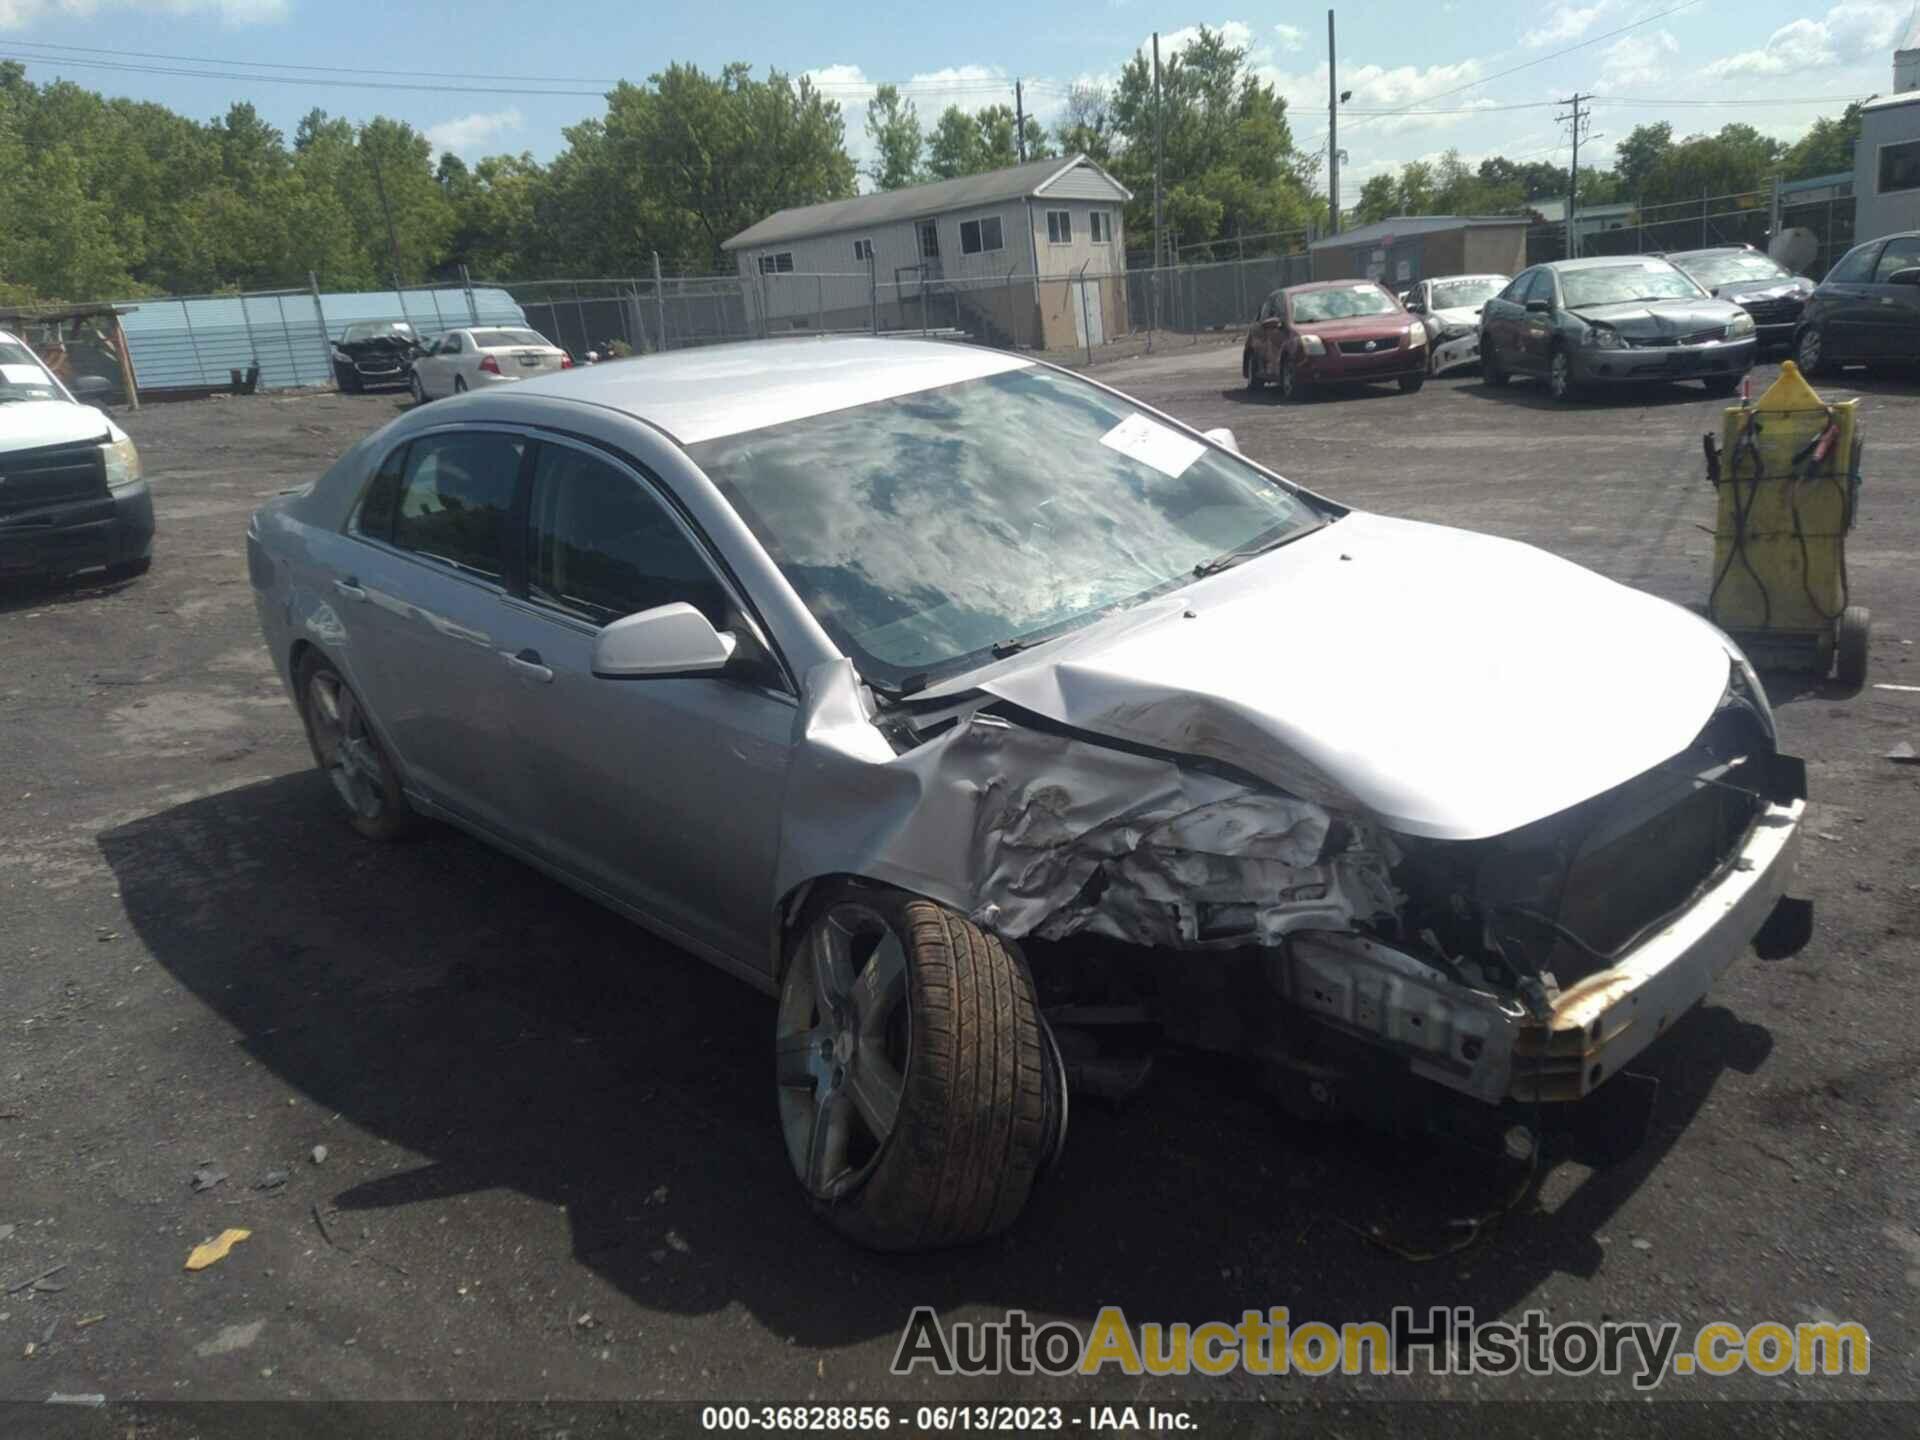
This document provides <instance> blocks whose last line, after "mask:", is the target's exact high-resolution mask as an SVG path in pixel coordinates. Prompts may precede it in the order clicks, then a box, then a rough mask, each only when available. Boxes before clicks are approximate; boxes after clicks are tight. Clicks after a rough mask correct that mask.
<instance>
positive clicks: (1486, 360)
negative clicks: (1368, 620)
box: [1480, 335, 1513, 386]
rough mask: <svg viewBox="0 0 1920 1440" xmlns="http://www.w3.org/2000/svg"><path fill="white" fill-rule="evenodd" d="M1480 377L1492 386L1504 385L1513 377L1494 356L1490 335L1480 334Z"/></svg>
mask: <svg viewBox="0 0 1920 1440" xmlns="http://www.w3.org/2000/svg"><path fill="white" fill-rule="evenodd" d="M1480 378H1481V379H1483V380H1485V381H1486V382H1487V384H1489V385H1494V386H1499V385H1504V384H1506V383H1507V381H1509V380H1511V379H1512V378H1513V377H1512V376H1511V375H1509V374H1508V373H1507V372H1506V370H1504V369H1503V368H1501V365H1500V362H1499V360H1498V359H1496V358H1495V356H1494V353H1493V337H1492V336H1491V335H1485V336H1482V337H1481V340H1480Z"/></svg>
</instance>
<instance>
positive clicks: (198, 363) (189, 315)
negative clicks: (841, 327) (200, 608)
mask: <svg viewBox="0 0 1920 1440" xmlns="http://www.w3.org/2000/svg"><path fill="white" fill-rule="evenodd" d="M1827 228H1828V229H1832V228H1833V206H1832V205H1831V204H1829V205H1828V206H1827ZM180 318H181V319H182V320H184V321H186V322H187V344H188V345H190V346H192V347H193V368H194V369H195V370H197V371H199V372H200V383H201V384H202V385H204V384H206V383H207V362H206V361H205V360H203V359H201V358H200V337H199V336H197V335H195V334H194V333H193V305H192V302H191V301H187V300H182V301H181V302H180ZM327 370H328V372H329V373H331V372H332V370H333V347H332V346H328V347H327Z"/></svg>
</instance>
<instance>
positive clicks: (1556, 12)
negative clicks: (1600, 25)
mask: <svg viewBox="0 0 1920 1440" xmlns="http://www.w3.org/2000/svg"><path fill="white" fill-rule="evenodd" d="M1612 8H1613V0H1595V3H1594V4H1592V5H1568V4H1566V3H1564V0H1562V3H1560V4H1558V5H1555V6H1554V7H1553V9H1552V10H1551V11H1550V12H1548V15H1547V21H1546V24H1544V25H1541V26H1540V27H1538V28H1537V29H1534V30H1529V31H1528V32H1527V33H1526V34H1525V35H1524V36H1522V37H1521V43H1522V44H1525V45H1528V46H1530V47H1532V48H1533V49H1536V50H1538V49H1540V48H1541V47H1543V46H1546V45H1565V44H1567V43H1568V42H1570V41H1573V40H1578V39H1579V38H1580V37H1581V36H1582V35H1585V34H1586V33H1587V31H1589V30H1591V29H1592V28H1593V22H1594V21H1596V20H1598V19H1599V18H1600V17H1601V16H1602V15H1604V14H1606V13H1607V12H1608V11H1609V10H1611V9H1612Z"/></svg>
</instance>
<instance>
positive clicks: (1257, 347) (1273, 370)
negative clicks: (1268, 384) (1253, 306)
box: [1253, 293, 1287, 376]
mask: <svg viewBox="0 0 1920 1440" xmlns="http://www.w3.org/2000/svg"><path fill="white" fill-rule="evenodd" d="M1286 310H1287V300H1286V297H1285V296H1284V295H1281V294H1278V293H1275V294H1272V295H1269V296H1267V299H1266V303H1265V304H1263V305H1262V306H1261V307H1260V316H1259V319H1258V320H1257V321H1256V322H1255V324H1254V330H1253V344H1254V354H1255V356H1256V358H1258V360H1259V361H1260V373H1261V374H1262V375H1268V376H1276V375H1278V374H1279V373H1280V343H1281V341H1282V340H1283V339H1284V338H1285V336H1286Z"/></svg>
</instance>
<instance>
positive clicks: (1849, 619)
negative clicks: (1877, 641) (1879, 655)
mask: <svg viewBox="0 0 1920 1440" xmlns="http://www.w3.org/2000/svg"><path fill="white" fill-rule="evenodd" d="M1872 638H1873V619H1872V617H1871V616H1870V615H1869V614H1868V613H1867V607H1866V606H1864V605H1849V606H1848V607H1847V608H1846V609H1845V610H1843V611H1841V612H1840V635H1839V640H1838V643H1837V644H1836V645H1835V647H1834V648H1835V651H1836V652H1837V656H1838V658H1837V660H1836V662H1835V665H1834V678H1835V679H1836V680H1838V681H1839V682H1840V683H1841V684H1842V685H1844V686H1845V687H1846V688H1847V689H1849V690H1858V689H1860V688H1861V686H1863V685H1865V684H1866V683H1867V646H1868V643H1869V642H1870V641H1871V640H1872Z"/></svg>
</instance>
